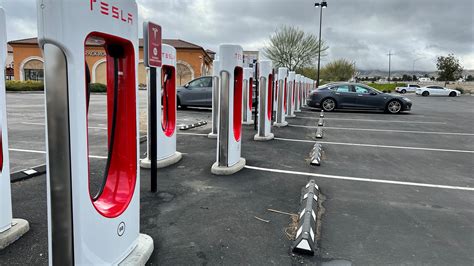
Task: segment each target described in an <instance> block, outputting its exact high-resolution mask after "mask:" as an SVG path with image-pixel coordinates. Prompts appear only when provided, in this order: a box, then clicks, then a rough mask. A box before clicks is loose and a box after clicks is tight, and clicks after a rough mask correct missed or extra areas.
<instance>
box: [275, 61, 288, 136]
mask: <svg viewBox="0 0 474 266" xmlns="http://www.w3.org/2000/svg"><path fill="white" fill-rule="evenodd" d="M277 84H278V90H277V91H278V96H277V108H276V121H275V123H274V124H273V125H274V126H276V127H285V126H287V125H288V122H286V119H285V117H286V109H287V107H288V103H287V96H288V68H286V67H280V68H278V82H277Z"/></svg>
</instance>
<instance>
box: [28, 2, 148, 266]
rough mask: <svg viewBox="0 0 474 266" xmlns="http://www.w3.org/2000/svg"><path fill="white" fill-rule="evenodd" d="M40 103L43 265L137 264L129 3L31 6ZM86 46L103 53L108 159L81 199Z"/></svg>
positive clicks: (141, 246)
mask: <svg viewBox="0 0 474 266" xmlns="http://www.w3.org/2000/svg"><path fill="white" fill-rule="evenodd" d="M37 10H38V36H39V44H40V47H41V48H42V50H43V56H44V69H45V97H46V141H47V142H46V143H47V145H46V162H47V193H48V195H47V205H48V243H49V264H50V265H116V264H119V263H123V264H141V263H145V262H146V261H147V260H148V258H149V257H150V255H151V253H152V251H153V240H152V239H151V238H150V237H149V236H146V235H143V234H140V233H139V229H140V215H139V214H140V213H139V208H140V171H139V170H140V169H139V167H138V161H139V132H138V122H139V121H138V120H139V119H138V106H137V102H138V89H137V88H138V86H137V67H138V13H137V5H136V3H135V1H132V0H131V1H107V2H100V1H95V0H92V1H70V0H37ZM86 44H88V45H89V44H93V45H96V46H97V47H103V49H104V52H105V54H106V60H107V61H106V73H107V132H108V153H107V158H106V167H105V173H104V179H103V183H102V185H101V187H100V189H99V191H98V193H97V194H96V195H94V196H92V195H91V194H90V192H89V190H90V188H89V182H90V176H91V171H90V170H89V168H90V166H91V164H90V161H89V144H88V122H87V121H88V119H87V117H88V108H87V104H88V101H87V91H88V89H87V88H88V84H87V83H88V82H87V80H88V78H87V76H88V75H87V73H86V72H87V71H86V68H87V66H86V63H85V51H86Z"/></svg>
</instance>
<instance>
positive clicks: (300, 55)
mask: <svg viewBox="0 0 474 266" xmlns="http://www.w3.org/2000/svg"><path fill="white" fill-rule="evenodd" d="M327 49H328V47H327V46H326V45H325V43H324V41H321V57H322V56H325V54H324V52H325V51H326V50H327ZM263 51H264V53H265V54H266V56H267V57H268V58H269V59H271V60H272V61H273V63H274V64H275V66H276V67H287V68H288V69H290V70H291V71H294V70H296V69H300V68H304V67H308V66H310V65H312V64H313V63H314V61H315V60H316V59H317V57H318V52H319V41H318V38H316V36H314V35H312V34H307V33H305V32H304V31H302V30H300V29H299V28H297V27H292V26H283V28H281V29H279V30H277V31H276V32H275V33H274V34H273V35H272V36H271V37H270V43H269V45H267V46H266V47H265V48H264V50H263Z"/></svg>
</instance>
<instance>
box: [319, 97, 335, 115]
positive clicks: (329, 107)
mask: <svg viewBox="0 0 474 266" xmlns="http://www.w3.org/2000/svg"><path fill="white" fill-rule="evenodd" d="M321 108H322V109H323V110H324V111H326V112H331V111H334V109H336V101H335V100H334V99H333V98H327V99H324V100H323V101H322V103H321Z"/></svg>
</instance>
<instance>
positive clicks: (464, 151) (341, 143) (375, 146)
mask: <svg viewBox="0 0 474 266" xmlns="http://www.w3.org/2000/svg"><path fill="white" fill-rule="evenodd" d="M275 139H276V140H283V141H293V142H305V143H313V144H314V143H316V141H314V140H306V139H287V138H275ZM317 142H318V143H321V144H329V145H343V146H358V147H371V148H386V149H401V150H418V151H439V152H456V153H474V151H469V150H450V149H436V148H423V147H409V146H391V145H376V144H363V143H347V142H329V141H317Z"/></svg>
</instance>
